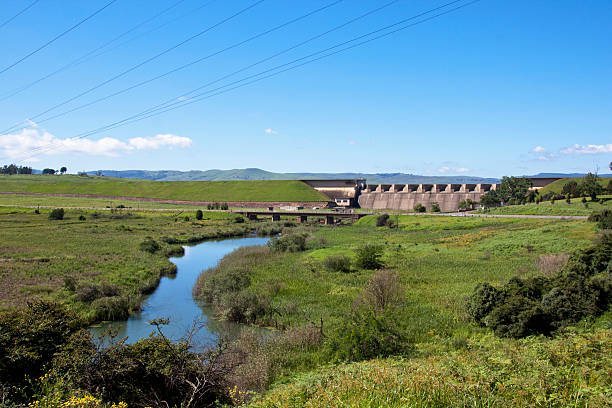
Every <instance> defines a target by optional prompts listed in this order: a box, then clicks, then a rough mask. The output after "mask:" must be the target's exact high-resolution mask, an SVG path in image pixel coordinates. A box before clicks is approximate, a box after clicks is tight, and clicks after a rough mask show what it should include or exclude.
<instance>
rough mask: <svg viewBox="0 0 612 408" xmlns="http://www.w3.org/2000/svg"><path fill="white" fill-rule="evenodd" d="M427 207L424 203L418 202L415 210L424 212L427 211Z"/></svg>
mask: <svg viewBox="0 0 612 408" xmlns="http://www.w3.org/2000/svg"><path fill="white" fill-rule="evenodd" d="M426 210H427V209H426V208H425V206H424V205H423V204H420V203H419V204H417V205H415V206H414V212H418V213H423V212H425V211H426Z"/></svg>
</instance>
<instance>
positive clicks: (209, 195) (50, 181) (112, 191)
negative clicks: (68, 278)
mask: <svg viewBox="0 0 612 408" xmlns="http://www.w3.org/2000/svg"><path fill="white" fill-rule="evenodd" d="M0 191H3V192H15V193H55V194H88V195H103V196H115V197H118V196H121V197H141V198H156V199H168V200H185V201H218V202H224V201H247V202H249V201H296V202H309V201H328V198H327V197H325V196H324V195H323V194H321V193H319V192H318V191H316V190H314V189H313V188H311V187H309V186H308V185H306V184H304V183H302V182H300V181H277V180H265V181H259V180H258V181H149V180H133V179H120V178H112V177H81V176H71V175H63V176H57V175H54V176H49V175H14V176H0Z"/></svg>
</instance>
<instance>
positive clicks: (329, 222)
mask: <svg viewBox="0 0 612 408" xmlns="http://www.w3.org/2000/svg"><path fill="white" fill-rule="evenodd" d="M325 225H334V216H333V215H326V216H325Z"/></svg>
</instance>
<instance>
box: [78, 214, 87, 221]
mask: <svg viewBox="0 0 612 408" xmlns="http://www.w3.org/2000/svg"><path fill="white" fill-rule="evenodd" d="M85 220H87V218H85V216H84V215H83V214H81V215H79V221H85Z"/></svg>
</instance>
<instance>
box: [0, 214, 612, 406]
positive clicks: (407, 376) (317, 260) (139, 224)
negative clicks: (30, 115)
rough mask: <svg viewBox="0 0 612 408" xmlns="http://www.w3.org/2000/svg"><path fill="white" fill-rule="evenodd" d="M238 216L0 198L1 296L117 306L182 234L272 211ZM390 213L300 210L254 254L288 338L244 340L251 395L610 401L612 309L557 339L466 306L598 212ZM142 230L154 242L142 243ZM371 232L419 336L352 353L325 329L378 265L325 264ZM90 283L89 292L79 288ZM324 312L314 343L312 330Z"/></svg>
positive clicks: (136, 294) (569, 237) (157, 267)
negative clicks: (19, 203) (511, 333)
mask: <svg viewBox="0 0 612 408" xmlns="http://www.w3.org/2000/svg"><path fill="white" fill-rule="evenodd" d="M555 205H556V204H555ZM186 215H187V216H189V217H190V219H189V220H186V219H185V216H186ZM80 216H83V217H85V219H84V220H83V219H79V218H80ZM234 217H235V215H234V214H229V213H214V212H206V213H205V214H204V219H203V220H202V221H195V219H194V214H193V213H189V214H187V213H179V212H176V213H172V212H171V213H153V212H138V211H133V210H120V211H117V210H113V211H112V212H111V211H104V212H95V211H87V210H68V211H67V213H66V216H65V218H64V220H61V221H59V220H50V219H49V218H48V210H41V214H35V213H34V210H31V209H11V208H3V209H0V230H2V232H3V234H1V235H0V265H1V273H0V307H3V308H9V307H14V306H21V305H23V304H24V303H25V302H27V301H29V300H32V299H35V298H43V299H48V300H54V301H57V302H60V303H62V304H65V305H66V306H68V307H69V308H70V309H72V310H74V311H76V312H77V313H78V314H79V315H80V316H81V317H82V318H83V319H84V320H86V321H93V320H96V319H100V318H102V317H104V318H112V317H120V316H119V315H117V314H116V315H113V313H120V312H121V311H122V310H123V309H122V307H124V306H126V307H128V308H135V307H138V305H139V304H140V302H141V300H142V296H143V294H144V293H148V292H150V291H151V290H152V289H153V288H155V287H156V285H157V282H158V281H159V279H160V276H161V275H163V274H171V273H173V272H174V270H173V265H172V264H171V263H170V262H169V261H168V259H167V257H168V255H170V254H172V253H175V252H174V251H177V250H178V247H179V246H180V244H181V243H187V242H197V241H199V240H202V239H206V238H214V237H223V236H230V235H235V234H242V233H244V232H246V231H247V230H251V229H252V228H254V227H255V226H257V225H269V224H267V223H248V222H247V223H241V224H237V223H235V222H234ZM391 218H392V219H393V220H394V221H395V222H397V224H398V228H388V227H376V217H375V216H369V217H364V218H362V219H360V220H359V221H358V222H356V223H354V224H352V225H343V226H316V225H306V226H300V227H297V229H296V230H295V231H296V232H303V233H305V234H308V235H309V240H308V246H307V250H306V251H303V252H294V253H290V252H284V253H275V252H270V251H268V252H266V254H267V255H266V256H265V257H260V258H259V259H257V260H256V262H254V263H253V264H252V265H248V266H249V268H248V271H249V272H248V273H249V276H248V285H249V286H248V287H249V290H251V291H253V293H254V294H255V295H256V297H257V298H258V299H266V302H268V303H267V305H268V307H269V308H270V309H271V310H274V313H273V314H272V315H271V317H270V318H269V319H268V320H267V321H266V324H271V325H275V326H276V327H278V328H280V329H281V330H282V333H279V334H281V335H285V334H286V335H287V337H282V336H280V338H284V339H287V340H286V342H285V343H282V342H281V343H275V342H273V341H271V342H270V343H269V344H270V347H275V348H273V349H271V350H272V352H271V353H269V354H265V352H264V354H258V353H260V352H255V351H254V350H255V349H256V348H254V349H249V350H251V351H250V352H249V354H248V355H247V356H245V358H246V363H245V364H246V366H245V367H246V368H245V370H246V371H245V373H246V374H245V377H247V378H249V379H255V380H258V379H260V378H261V381H260V384H263V387H264V388H263V389H265V388H268V387H270V390H269V391H268V392H265V393H263V394H261V395H259V396H256V397H255V399H253V400H252V401H251V402H250V404H251V406H252V407H287V408H289V407H296V408H297V407H304V406H310V407H328V406H345V407H363V406H367V407H406V406H409V407H444V406H458V407H467V406H470V407H522V406H547V407H549V406H550V407H565V406H576V407H586V406H610V405H611V404H612V376H610V372H612V335H611V333H612V331H611V330H610V328H611V326H610V319H612V313H610V312H608V313H607V314H606V315H604V316H602V317H600V318H599V319H597V320H596V321H585V322H583V323H581V324H580V325H579V327H578V328H570V329H567V330H566V331H565V332H564V333H561V334H559V335H557V337H555V338H553V339H550V338H546V337H541V336H540V337H530V338H526V339H522V340H513V339H499V338H497V337H494V336H493V335H492V333H491V332H490V331H489V330H487V329H483V328H479V327H476V326H475V325H473V324H472V323H470V321H469V320H468V316H467V313H466V311H465V300H466V297H467V296H468V295H469V294H470V293H471V292H472V291H473V289H474V287H475V286H476V285H477V284H478V283H481V282H491V283H493V284H494V285H500V284H503V283H504V282H506V281H507V280H508V279H510V278H511V277H514V276H521V277H529V276H537V275H540V274H545V273H550V271H548V272H547V271H546V270H544V269H543V268H542V265H541V262H540V261H541V259H542V258H541V257H542V256H543V255H548V254H564V253H570V252H572V251H573V250H576V249H579V248H585V247H587V246H590V245H591V244H592V242H593V240H594V239H595V238H596V235H597V230H596V227H595V225H594V224H593V223H589V222H586V221H584V220H567V219H554V220H551V219H521V218H469V217H419V216H408V215H392V216H391ZM276 225H278V224H276ZM147 237H151V238H152V239H153V240H155V241H156V242H157V243H159V244H160V248H159V250H157V251H155V252H154V253H149V252H146V251H143V250H141V244H142V243H143V242H144V241H145V240H147ZM169 242H170V243H171V244H169ZM367 243H375V244H379V245H381V246H382V247H383V248H384V252H383V256H382V260H383V261H384V263H385V268H386V269H387V270H390V271H393V272H395V273H397V274H398V277H399V282H398V288H400V289H401V300H400V306H399V307H398V309H397V313H398V314H399V320H398V321H399V322H401V325H402V327H403V329H404V330H405V331H406V333H408V335H409V338H410V342H411V344H413V345H414V350H412V351H410V352H408V353H406V354H404V355H402V356H398V357H391V358H385V359H373V360H369V361H361V362H353V363H346V362H342V361H338V360H337V359H335V358H334V357H333V356H332V355H330V354H329V352H328V350H327V349H326V348H325V347H326V344H327V343H326V342H327V339H333V338H336V337H337V336H339V335H341V334H342V333H343V332H345V331H346V322H347V316H349V315H350V314H351V311H352V310H353V308H354V302H355V300H356V299H357V298H358V297H359V296H360V294H361V293H363V291H364V288H365V287H366V286H367V285H368V281H369V280H370V278H371V277H372V275H373V274H374V272H372V271H369V270H364V269H360V268H357V267H355V266H354V263H353V267H352V269H351V271H350V272H349V273H344V272H334V271H332V270H329V269H328V268H327V267H326V266H325V260H326V258H328V257H329V256H331V255H346V256H348V257H349V258H351V259H352V260H353V261H354V260H355V253H356V250H357V249H358V248H359V247H361V246H363V245H364V244H367ZM93 289H95V291H97V293H98V295H97V296H98V297H97V298H95V299H94V300H91V299H89V300H88V299H84V297H86V295H88V294H90V293H91V292H92V290H93ZM95 291H94V292H95ZM99 293H103V295H102V296H101V297H100V294H99ZM117 310H119V312H117ZM319 322H321V323H322V326H321V331H322V332H323V333H324V334H323V340H322V342H321V343H317V342H316V341H311V340H308V336H309V334H308V333H312V329H313V327H315V328H316V329H317V331H318V330H319V329H318V325H319ZM304 330H306V331H304ZM300 333H301V334H300ZM304 333H306V334H304ZM292 336H293V337H292ZM304 336H306V338H305V337H304ZM240 341H243V340H242V339H240ZM257 347H259V348H264V349H265V347H263V346H261V345H259V346H257ZM253 356H254V357H253ZM258 381H259V380H258ZM239 402H240V401H239Z"/></svg>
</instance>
